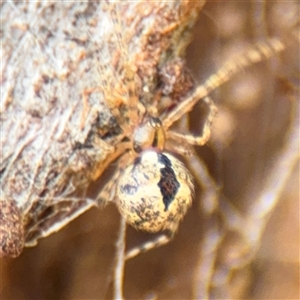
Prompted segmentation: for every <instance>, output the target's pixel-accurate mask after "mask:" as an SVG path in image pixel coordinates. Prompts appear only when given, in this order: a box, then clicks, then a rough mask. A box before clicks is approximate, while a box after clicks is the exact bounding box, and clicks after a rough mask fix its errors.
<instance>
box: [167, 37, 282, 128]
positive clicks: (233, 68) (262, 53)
mask: <svg viewBox="0 0 300 300" xmlns="http://www.w3.org/2000/svg"><path fill="white" fill-rule="evenodd" d="M285 48H286V47H285V45H284V44H283V43H282V42H281V41H280V40H279V39H277V38H271V39H269V40H268V41H267V42H263V43H257V44H256V45H255V46H254V47H252V48H250V49H249V50H247V51H246V53H241V54H240V55H238V56H236V57H235V58H234V60H233V61H232V60H231V61H228V62H226V63H225V64H224V65H223V67H221V68H220V69H219V70H218V71H217V72H216V73H214V74H213V75H211V76H210V77H209V78H208V79H207V80H206V81H205V82H204V83H203V84H202V85H199V86H198V87H197V88H196V89H195V90H194V91H193V93H192V94H191V95H189V96H188V97H187V98H186V99H185V100H184V101H182V102H181V103H179V105H178V106H177V107H176V109H174V110H173V111H171V112H170V113H169V114H168V115H167V116H165V118H164V119H163V126H164V128H165V129H166V130H167V129H168V128H169V127H171V125H172V124H173V123H174V122H176V121H177V120H179V119H180V118H181V116H183V115H184V114H186V113H188V112H189V111H191V110H192V109H193V107H194V106H195V104H196V103H197V102H199V101H200V100H202V99H204V97H206V96H207V95H208V94H209V93H210V92H211V91H213V90H215V89H216V88H218V87H219V86H221V85H222V84H224V83H225V82H227V81H228V80H229V79H231V78H232V77H233V76H234V75H236V74H237V73H238V72H240V71H241V70H242V69H244V68H246V67H248V66H251V65H253V64H254V63H258V62H260V61H262V60H266V59H268V58H270V57H271V56H272V55H273V54H274V53H280V52H282V51H283V50H285Z"/></svg>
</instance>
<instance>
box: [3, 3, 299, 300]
mask: <svg viewBox="0 0 300 300" xmlns="http://www.w3.org/2000/svg"><path fill="white" fill-rule="evenodd" d="M298 5H299V4H298V3H297V2H296V1H290V2H288V3H287V2H284V3H283V2H281V1H279V2H273V1H272V2H269V1H268V2H259V3H258V2H253V3H252V2H250V1H249V3H245V2H241V3H239V2H234V3H233V2H224V1H222V2H219V3H216V2H215V1H212V3H208V5H206V6H204V8H203V10H202V14H201V17H200V18H199V22H198V23H197V25H196V27H195V31H194V40H193V43H192V45H191V47H190V49H189V50H188V52H187V61H188V64H189V66H190V67H191V68H192V70H193V74H194V76H195V77H197V79H198V81H199V82H203V81H204V80H205V79H206V78H207V77H208V75H210V74H212V73H214V72H215V70H217V69H218V68H219V67H220V66H221V65H222V64H223V63H224V62H225V61H226V60H227V58H228V57H233V60H234V58H235V57H236V53H239V52H240V51H241V49H248V48H249V47H250V46H251V45H253V43H254V42H255V41H257V40H265V39H267V38H269V37H270V36H278V37H280V38H284V40H283V41H284V43H285V45H287V46H289V47H288V48H287V49H286V51H285V52H284V53H282V54H281V55H274V58H273V59H271V60H269V61H268V62H265V63H261V64H258V65H255V66H253V67H252V68H249V69H244V70H243V71H242V72H241V73H240V74H239V75H238V76H236V77H234V78H231V80H230V82H228V83H227V84H226V85H224V86H223V87H221V88H220V89H218V90H217V91H216V92H215V93H213V94H212V96H213V99H214V101H215V102H216V104H217V105H218V109H219V113H218V116H217V117H216V119H215V121H214V123H213V135H212V138H211V142H210V144H209V145H208V146H205V147H201V148H197V153H198V154H199V157H201V158H202V160H203V161H205V164H206V165H207V166H208V168H209V171H210V174H211V175H212V176H213V178H214V179H215V180H216V182H217V183H219V185H218V191H219V193H220V201H219V204H224V203H225V204H229V207H228V206H225V208H227V209H228V208H231V209H232V210H233V211H234V212H236V213H237V214H236V215H235V214H233V216H234V217H233V218H231V219H229V220H231V221H232V222H231V223H230V222H227V223H226V222H225V221H224V218H223V217H222V216H220V215H219V216H218V220H219V223H218V235H216V234H215V233H216V232H215V231H213V230H212V228H214V227H213V225H215V223H213V222H212V221H213V219H212V218H211V217H210V216H206V215H205V214H204V213H203V208H204V207H203V201H201V199H202V198H203V197H202V196H203V192H204V191H203V190H201V189H200V188H198V189H197V190H196V195H197V196H196V199H195V200H196V201H194V204H193V207H192V209H191V210H190V212H189V213H188V215H187V216H186V218H185V220H184V222H183V223H182V224H181V226H180V228H179V231H178V234H177V235H176V236H175V239H174V241H172V243H170V244H168V245H167V246H164V247H162V248H160V249H156V250H153V251H151V252H149V253H145V254H143V255H141V256H139V257H137V258H135V259H133V260H132V261H129V262H128V263H127V264H126V274H125V279H124V286H125V293H124V294H125V296H126V298H128V299H145V298H147V299H153V298H155V297H156V298H157V299H195V298H197V297H196V295H203V294H205V293H206V295H208V296H209V297H210V298H212V299H273V298H277V299H287V298H289V299H297V298H298V295H299V227H298V223H299V180H298V179H299V168H297V166H296V167H295V169H294V171H293V172H292V170H286V173H287V174H290V176H291V177H290V179H289V180H288V182H285V183H284V184H287V185H286V189H285V191H284V192H283V193H282V194H281V193H278V197H279V196H280V199H279V201H280V202H279V205H278V206H277V208H276V209H275V214H274V215H273V216H272V218H271V222H270V223H269V225H268V226H267V230H266V231H265V232H264V233H263V229H264V226H265V224H266V221H267V220H268V216H264V215H263V214H264V209H265V207H267V206H268V203H269V202H268V201H267V202H265V203H258V200H259V198H260V197H259V196H260V195H261V193H263V191H264V188H265V185H266V183H267V182H268V179H269V178H272V176H271V175H273V172H274V171H276V172H278V173H277V175H278V176H277V179H275V180H274V179H273V186H274V188H273V189H271V190H270V191H271V192H272V190H275V189H276V187H278V185H279V184H280V182H279V179H278V178H279V177H281V173H282V171H281V170H283V169H282V164H281V163H285V162H286V163H290V161H291V157H288V156H283V155H282V154H283V152H282V149H285V148H286V147H288V148H289V147H290V146H291V144H290V140H289V137H290V129H293V126H295V123H294V121H295V119H294V115H295V114H294V111H295V110H294V108H293V107H294V105H295V106H296V110H297V109H299V107H297V105H298V100H297V99H299V90H297V89H296V88H295V87H298V86H299V56H298V53H299V44H298V43H295V40H293V37H291V35H290V34H291V32H292V30H291V28H294V26H297V18H298V13H297V12H298V11H299V6H298ZM208 16H209V17H208ZM298 25H299V24H298ZM166 91H167V89H166ZM199 116H200V106H196V107H195V108H194V110H193V111H192V113H191V114H190V118H189V121H190V124H189V125H190V131H191V132H195V133H196V132H197V130H198V128H199V123H201V120H200V119H201V118H200V117H199ZM294 129H296V130H299V127H296V128H294ZM116 132H117V130H116ZM297 136H298V138H299V134H298V135H297ZM290 148H291V147H290ZM296 151H297V152H296V153H299V146H298V148H297V149H296ZM294 154H295V153H294ZM280 171H281V172H280ZM281 183H282V182H281ZM93 188H94V189H96V190H97V189H98V187H97V186H96V187H95V186H94V187H93ZM197 200H199V201H197ZM221 200H224V202H222V201H221ZM267 200H268V199H267ZM275 204H276V203H275ZM218 209H219V210H220V211H222V210H224V207H222V206H219V208H218ZM272 210H274V208H271V212H272ZM235 217H237V218H235ZM253 217H254V218H253ZM260 217H262V219H259V218H260ZM249 218H250V220H249ZM118 220H119V217H118V213H117V210H116V208H115V207H114V206H113V205H110V206H107V207H105V208H104V209H102V210H90V211H89V212H87V213H86V214H84V215H82V216H81V217H80V218H78V219H77V220H75V221H74V222H72V224H70V225H69V226H68V227H67V228H66V229H64V230H61V231H60V232H59V233H57V234H55V235H52V236H50V237H48V238H47V239H43V240H41V241H40V242H39V245H38V246H37V247H34V248H31V249H26V251H24V252H23V254H22V255H21V256H20V257H19V258H17V259H14V260H3V261H2V274H1V276H2V278H1V279H2V280H1V284H2V287H1V292H2V295H1V296H2V298H4V299H34V298H35V299H110V298H112V296H111V284H110V282H111V277H110V274H112V271H113V269H114V258H115V257H114V255H115V254H114V253H115V252H114V251H115V241H116V238H117V236H118V222H119V221H118ZM251 220H252V221H253V222H254V225H255V224H258V225H259V228H260V229H261V232H256V233H255V232H254V231H249V233H251V234H252V235H250V237H252V238H253V239H252V244H251V243H249V240H247V239H245V236H246V237H247V236H248V237H249V235H247V233H248V230H249V229H253V228H254V227H255V226H253V227H251V226H250V225H253V224H252V223H251V222H250V221H251ZM246 221H247V222H246ZM248 221H249V222H248ZM258 221H262V222H261V223H259V222H258ZM243 229H247V230H246V232H245V231H243ZM245 233H246V235H245ZM220 235H221V237H222V239H221V241H220ZM205 236H206V237H209V239H206V240H205V239H204V237H205ZM152 238H153V236H152V235H148V234H142V233H140V232H136V231H135V230H134V229H132V228H129V229H128V235H127V244H128V248H131V247H133V246H135V245H139V244H140V243H141V242H142V241H145V240H146V241H147V240H149V239H152ZM250 242H251V241H250ZM261 244H262V246H261V248H260V245H261ZM253 246H254V248H253ZM258 248H260V249H259V252H258V253H257V255H255V253H256V250H257V249H258ZM211 257H213V259H211V260H209V259H210V258H211ZM204 258H205V259H204ZM204 275H205V276H204ZM37 287H38V288H37ZM199 298H200V299H202V298H205V297H198V299H199ZM207 298H208V297H207Z"/></svg>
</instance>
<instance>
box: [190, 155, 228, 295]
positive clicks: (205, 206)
mask: <svg viewBox="0 0 300 300" xmlns="http://www.w3.org/2000/svg"><path fill="white" fill-rule="evenodd" d="M187 163H188V166H189V169H190V170H191V172H192V173H193V174H194V176H195V180H196V181H197V183H198V185H199V186H200V187H201V188H202V194H201V210H202V211H204V219H203V223H204V226H205V230H204V236H203V239H202V246H201V255H199V259H198V261H197V262H196V263H197V266H196V269H195V270H196V272H195V277H194V284H193V287H194V290H193V298H194V299H209V295H210V293H209V291H210V285H211V282H212V281H213V277H214V276H213V275H214V271H215V264H216V261H217V255H218V253H217V252H218V247H219V245H220V243H221V241H222V239H223V233H222V232H220V230H219V226H218V225H219V221H218V216H217V214H216V212H217V207H218V203H219V188H218V187H217V185H216V183H215V182H214V180H213V179H212V178H211V176H210V175H209V173H208V170H207V168H206V166H205V164H204V163H203V162H202V161H201V159H200V158H199V157H198V156H192V157H190V159H188V160H187Z"/></svg>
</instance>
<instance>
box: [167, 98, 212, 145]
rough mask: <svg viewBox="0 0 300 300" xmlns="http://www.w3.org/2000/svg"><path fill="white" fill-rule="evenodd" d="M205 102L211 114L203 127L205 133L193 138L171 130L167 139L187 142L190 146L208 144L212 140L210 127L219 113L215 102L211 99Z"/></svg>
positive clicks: (206, 99)
mask: <svg viewBox="0 0 300 300" xmlns="http://www.w3.org/2000/svg"><path fill="white" fill-rule="evenodd" d="M203 101H204V102H205V103H206V104H207V105H208V107H209V114H208V116H207V118H206V122H205V124H204V126H203V132H202V134H201V135H200V136H193V135H186V134H181V133H177V132H174V131H171V130H169V131H168V132H167V137H168V138H169V139H172V140H174V141H177V142H178V141H179V142H185V143H188V144H190V145H198V146H203V145H205V144H206V142H207V141H208V140H209V138H210V127H211V124H212V121H213V118H214V116H215V115H216V113H217V107H216V106H215V104H214V103H213V101H212V100H211V99H210V98H209V97H205V98H204V99H203Z"/></svg>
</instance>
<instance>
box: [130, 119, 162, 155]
mask: <svg viewBox="0 0 300 300" xmlns="http://www.w3.org/2000/svg"><path fill="white" fill-rule="evenodd" d="M165 140H166V134H165V131H164V129H163V126H162V123H161V121H160V119H159V118H157V117H152V116H149V117H147V118H146V119H145V120H144V122H142V123H141V124H140V126H138V127H137V128H136V129H135V130H134V132H133V137H132V147H133V150H134V152H135V153H141V152H142V151H143V150H145V149H149V148H155V149H158V150H159V151H162V150H163V149H164V147H165Z"/></svg>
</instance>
